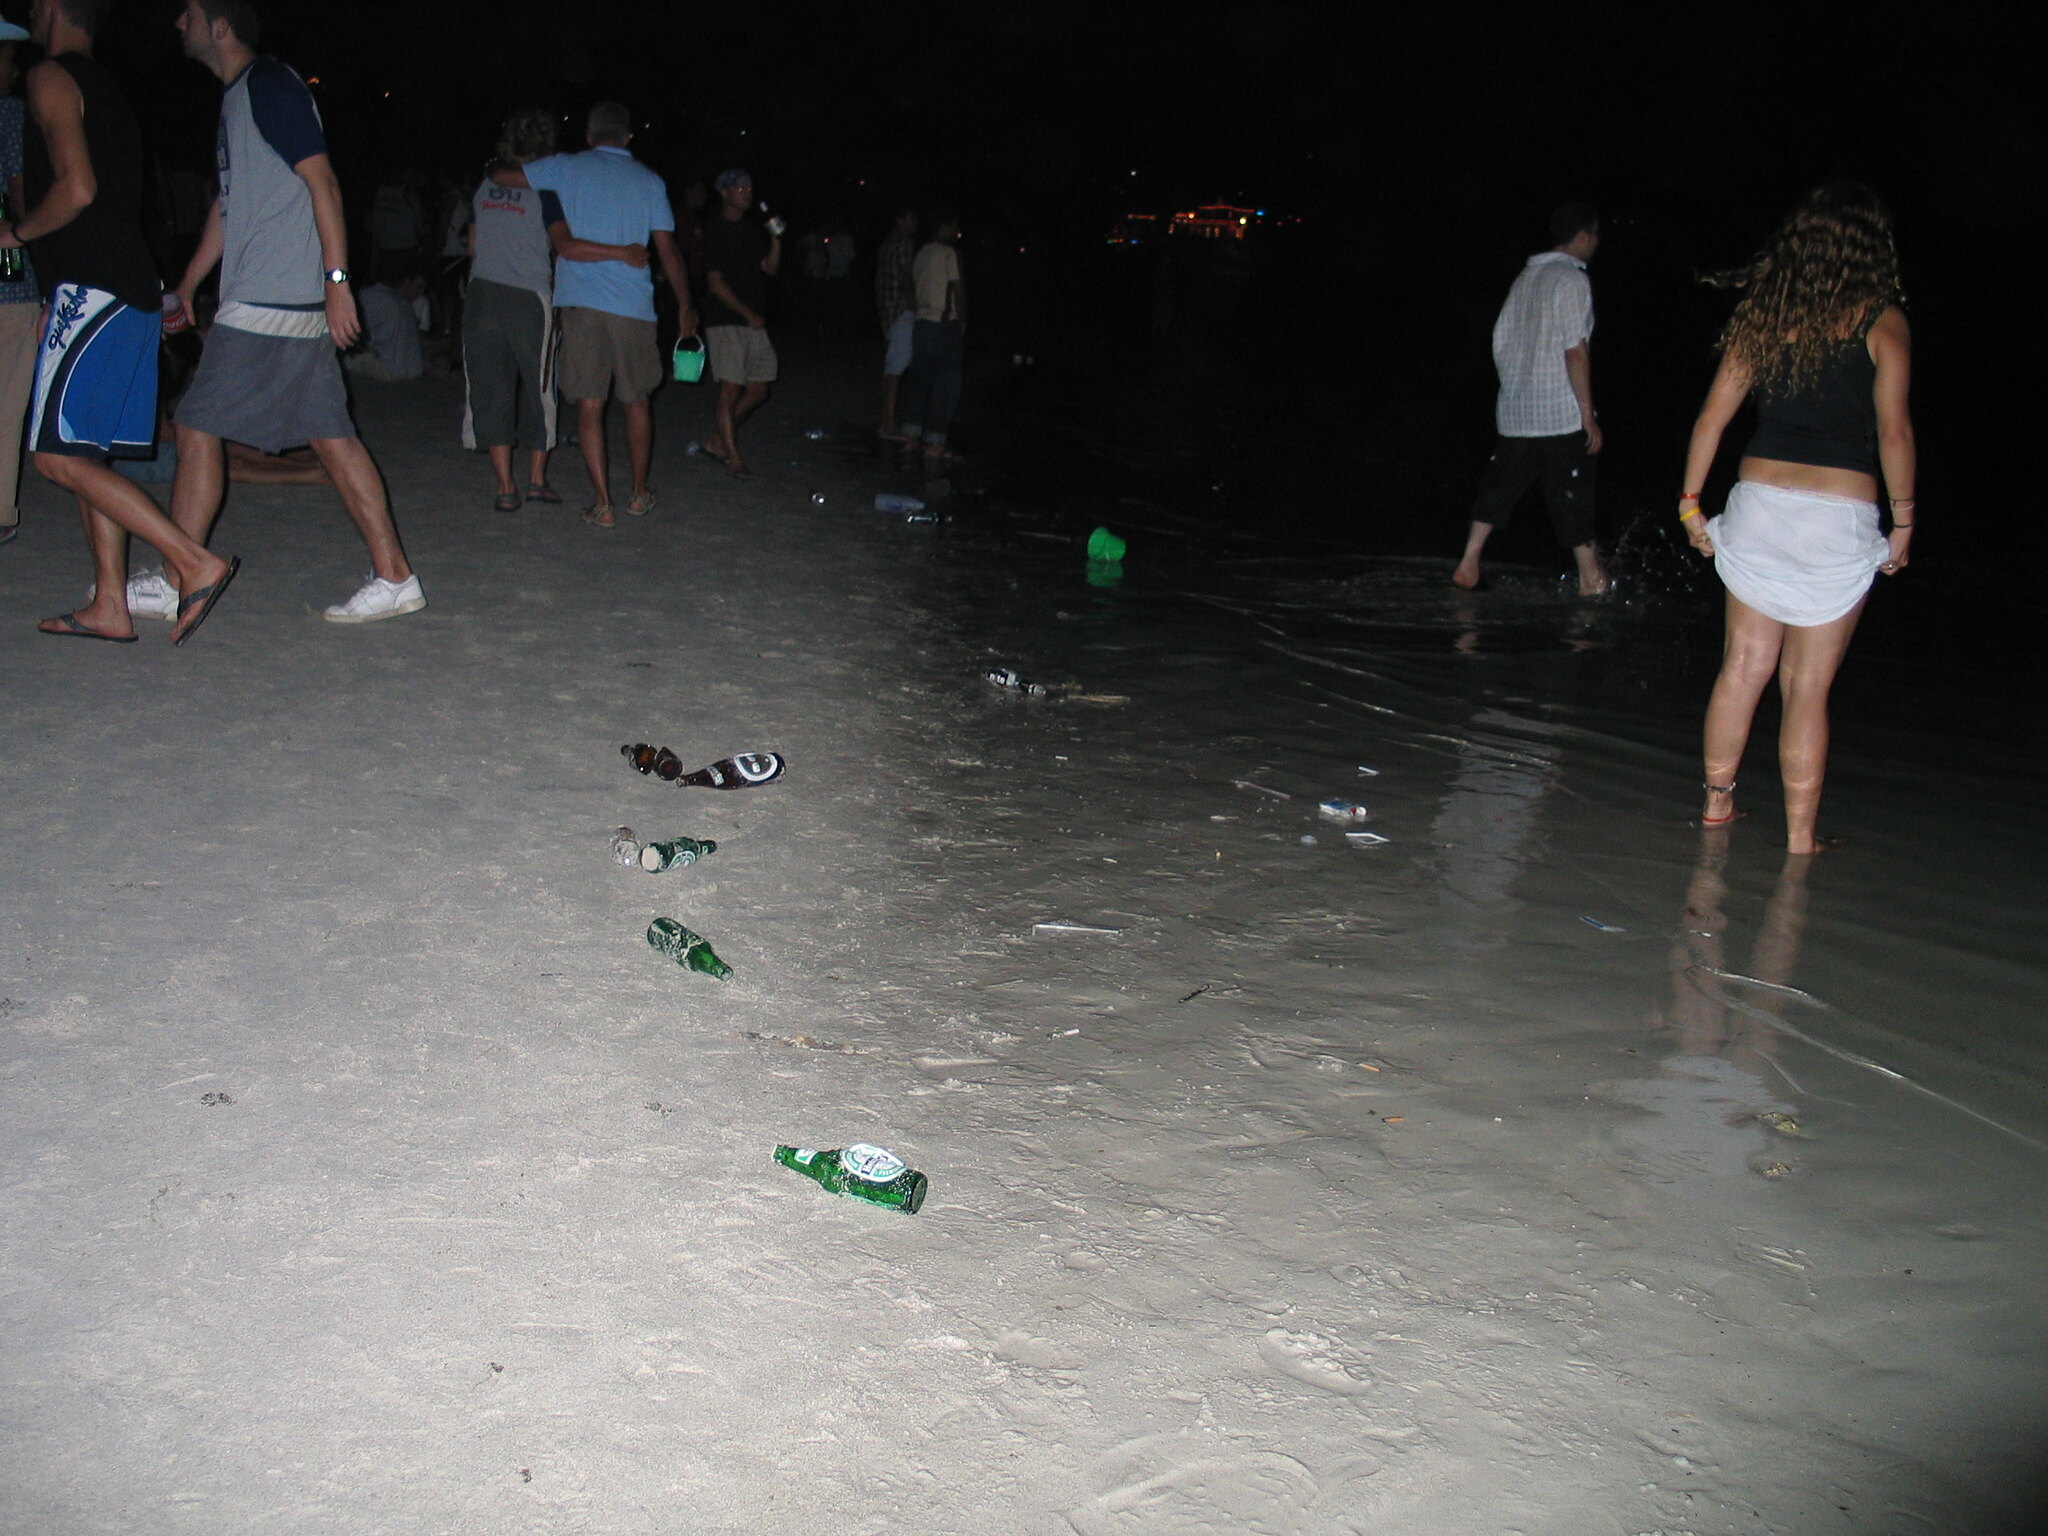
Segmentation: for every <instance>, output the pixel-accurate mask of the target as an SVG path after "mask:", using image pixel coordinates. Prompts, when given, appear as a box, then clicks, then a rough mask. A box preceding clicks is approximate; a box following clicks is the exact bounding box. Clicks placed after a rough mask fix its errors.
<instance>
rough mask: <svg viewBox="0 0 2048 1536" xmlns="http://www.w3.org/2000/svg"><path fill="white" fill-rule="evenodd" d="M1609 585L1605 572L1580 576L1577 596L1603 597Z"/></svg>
mask: <svg viewBox="0 0 2048 1536" xmlns="http://www.w3.org/2000/svg"><path fill="white" fill-rule="evenodd" d="M1453 579H1455V578H1453ZM1611 585H1612V583H1610V582H1609V581H1608V579H1607V573H1606V572H1605V571H1600V572H1597V573H1596V574H1594V575H1592V576H1581V577H1580V578H1579V596H1581V597H1605V596H1606V595H1607V593H1608V590H1609V588H1610V587H1611Z"/></svg>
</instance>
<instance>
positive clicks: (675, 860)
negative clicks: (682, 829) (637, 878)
mask: <svg viewBox="0 0 2048 1536" xmlns="http://www.w3.org/2000/svg"><path fill="white" fill-rule="evenodd" d="M716 852H718V844H717V843H716V842H714V841H713V840H712V839H710V838H708V837H707V838H705V839H704V840H703V841H701V842H699V841H698V840H697V839H696V838H694V837H671V838H669V839H668V840H667V841H666V842H660V843H649V844H648V845H647V846H646V847H645V848H642V849H641V850H640V867H641V868H642V869H644V870H646V871H647V873H649V874H650V875H658V874H661V873H662V872H663V871H665V870H671V869H675V868H676V867H678V866H679V865H683V864H694V863H696V862H697V861H698V860H699V859H701V858H703V857H704V855H705V854H707V853H716Z"/></svg>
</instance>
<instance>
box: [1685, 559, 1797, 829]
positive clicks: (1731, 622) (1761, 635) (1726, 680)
mask: <svg viewBox="0 0 2048 1536" xmlns="http://www.w3.org/2000/svg"><path fill="white" fill-rule="evenodd" d="M1785 634H1786V626H1784V625H1783V624H1780V623H1779V622H1778V621H1777V620H1776V619H1767V618H1765V617H1764V616H1763V615H1762V614H1760V613H1758V612H1757V611H1756V610H1755V609H1754V608H1752V607H1750V606H1749V605H1748V604H1747V603H1745V602H1743V601H1742V600H1741V599H1740V598H1738V597H1737V596H1735V594H1734V593H1732V592H1731V593H1729V594H1728V617H1727V620H1726V630H1725V633H1724V635H1723V637H1722V640H1721V675H1720V676H1719V677H1717V678H1715V679H1714V693H1713V697H1712V698H1710V699H1709V700H1708V701H1707V724H1706V730H1705V733H1704V735H1705V742H1704V747H1705V753H1704V755H1705V762H1706V782H1707V783H1709V784H1718V785H1720V786H1722V788H1723V789H1728V790H1730V792H1729V793H1726V794H1716V793H1714V792H1713V791H1712V790H1709V791H1707V800H1706V808H1705V809H1704V810H1702V811H1701V812H1700V819H1701V820H1702V821H1707V822H1725V821H1728V820H1729V819H1731V818H1732V817H1733V816H1734V814H1735V796H1734V793H1733V791H1732V788H1731V786H1732V785H1733V784H1734V783H1735V775H1736V772H1737V770H1738V769H1740V768H1741V766H1742V752H1743V749H1744V748H1745V747H1747V746H1748V745H1749V727H1750V724H1751V722H1752V721H1754V720H1755V719H1756V706H1757V700H1759V699H1761V698H1762V697H1763V696H1764V689H1765V688H1766V687H1768V686H1769V685H1770V681H1771V677H1772V674H1774V673H1775V672H1776V671H1777V670H1778V653H1779V650H1780V648H1781V647H1782V646H1783V645H1784V642H1785Z"/></svg>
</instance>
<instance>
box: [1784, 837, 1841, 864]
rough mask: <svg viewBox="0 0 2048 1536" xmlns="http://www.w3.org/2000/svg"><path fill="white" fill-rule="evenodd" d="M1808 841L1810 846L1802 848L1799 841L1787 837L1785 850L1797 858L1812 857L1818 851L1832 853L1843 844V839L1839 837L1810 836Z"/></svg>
mask: <svg viewBox="0 0 2048 1536" xmlns="http://www.w3.org/2000/svg"><path fill="white" fill-rule="evenodd" d="M1807 843H1808V846H1807V847H1804V848H1802V847H1800V846H1799V845H1798V844H1797V843H1795V842H1792V841H1791V840H1789V839H1787V841H1786V843H1785V852H1786V853H1788V854H1790V855H1791V856H1792V857H1793V858H1795V859H1800V858H1810V857H1811V856H1812V855H1814V854H1816V853H1832V852H1834V851H1835V849H1837V848H1839V847H1841V846H1842V839H1841V838H1839V837H1813V838H1808V839H1807Z"/></svg>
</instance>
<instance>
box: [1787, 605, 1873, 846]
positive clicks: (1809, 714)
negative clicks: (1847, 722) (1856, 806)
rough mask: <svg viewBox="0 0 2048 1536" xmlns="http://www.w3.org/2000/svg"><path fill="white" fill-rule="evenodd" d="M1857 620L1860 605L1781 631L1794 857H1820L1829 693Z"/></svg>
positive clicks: (1789, 822) (1789, 831)
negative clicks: (1816, 830)
mask: <svg viewBox="0 0 2048 1536" xmlns="http://www.w3.org/2000/svg"><path fill="white" fill-rule="evenodd" d="M1861 617H1863V605H1862V604H1861V603H1858V604H1857V605H1856V606H1855V607H1854V608H1852V609H1850V610H1849V612H1847V613H1845V614H1843V615H1842V617H1840V618H1839V619H1836V620H1835V621H1834V622H1833V623H1832V624H1816V625H1813V626H1811V627H1805V626H1801V627H1797V628H1788V629H1787V630H1786V631H1785V644H1784V651H1783V655H1782V657H1781V658H1780V661H1779V664H1778V691H1779V693H1780V694H1781V695H1782V696H1783V698H1784V701H1785V718H1784V721H1783V723H1782V724H1781V725H1780V726H1779V727H1778V772H1779V773H1780V774H1781V775H1782V776H1783V778H1784V781H1785V847H1786V849H1787V851H1789V852H1792V853H1818V852H1820V843H1819V841H1818V840H1817V839H1816V838H1815V837H1814V834H1813V825H1814V820H1815V818H1816V817H1818V816H1819V814H1820V790H1821V783H1822V781H1823V780H1824V779H1826V778H1827V772H1828V690H1829V689H1830V688H1832V687H1833V686H1834V682H1835V673H1836V672H1837V671H1839V670H1840V668H1841V665H1842V657H1843V656H1844V655H1846V654H1847V653H1848V650H1849V637H1850V636H1851V635H1853V634H1855V633H1856V621H1857V620H1858V619H1860V618H1861Z"/></svg>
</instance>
